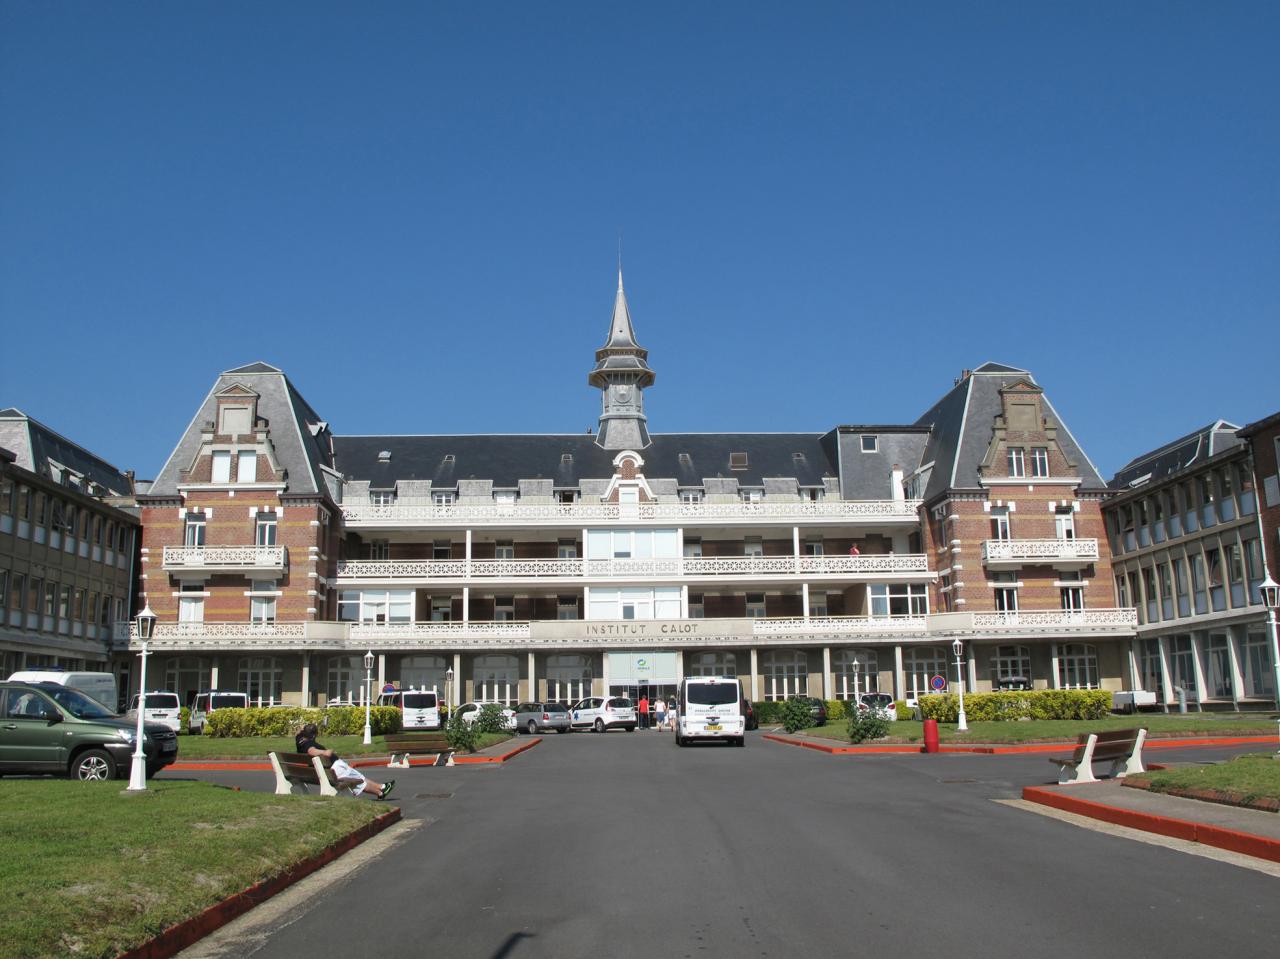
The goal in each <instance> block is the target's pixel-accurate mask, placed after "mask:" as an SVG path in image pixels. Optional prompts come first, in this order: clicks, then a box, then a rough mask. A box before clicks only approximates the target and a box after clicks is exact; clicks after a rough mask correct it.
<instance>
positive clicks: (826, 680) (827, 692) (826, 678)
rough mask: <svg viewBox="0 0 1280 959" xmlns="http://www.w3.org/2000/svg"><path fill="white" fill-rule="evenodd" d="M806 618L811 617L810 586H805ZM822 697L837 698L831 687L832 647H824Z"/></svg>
mask: <svg viewBox="0 0 1280 959" xmlns="http://www.w3.org/2000/svg"><path fill="white" fill-rule="evenodd" d="M804 618H805V619H808V618H809V587H808V586H806V587H805V595H804ZM822 698H823V699H835V698H836V695H835V691H834V690H833V689H832V688H831V647H830V646H823V647H822Z"/></svg>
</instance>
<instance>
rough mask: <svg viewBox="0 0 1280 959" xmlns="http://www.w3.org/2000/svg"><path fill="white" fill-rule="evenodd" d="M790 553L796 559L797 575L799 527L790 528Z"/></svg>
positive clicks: (806, 615)
mask: <svg viewBox="0 0 1280 959" xmlns="http://www.w3.org/2000/svg"><path fill="white" fill-rule="evenodd" d="M791 552H792V554H793V555H794V556H795V558H796V572H797V573H798V572H800V527H799V526H793V527H791ZM804 615H805V619H808V618H809V614H808V613H807V612H806V613H805V614H804Z"/></svg>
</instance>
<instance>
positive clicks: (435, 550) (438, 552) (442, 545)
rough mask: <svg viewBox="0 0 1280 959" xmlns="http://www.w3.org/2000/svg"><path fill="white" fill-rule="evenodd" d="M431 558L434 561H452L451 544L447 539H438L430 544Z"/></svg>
mask: <svg viewBox="0 0 1280 959" xmlns="http://www.w3.org/2000/svg"><path fill="white" fill-rule="evenodd" d="M431 558H432V559H434V560H445V559H453V543H451V542H449V540H447V539H438V540H436V541H434V542H433V543H432V544H431Z"/></svg>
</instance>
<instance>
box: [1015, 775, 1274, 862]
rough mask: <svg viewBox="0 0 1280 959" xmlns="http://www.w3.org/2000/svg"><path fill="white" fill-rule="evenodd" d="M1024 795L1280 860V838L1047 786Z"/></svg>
mask: <svg viewBox="0 0 1280 959" xmlns="http://www.w3.org/2000/svg"><path fill="white" fill-rule="evenodd" d="M1022 798H1023V799H1025V800H1027V801H1028V802H1034V803H1039V804H1040V805H1042V806H1050V807H1052V808H1054V809H1061V810H1062V811H1064V812H1070V813H1075V814H1076V815H1078V816H1087V817H1089V818H1090V819H1097V820H1099V821H1101V822H1109V823H1111V824H1112V825H1113V826H1127V827H1128V828H1130V829H1140V830H1142V831H1143V832H1150V833H1156V834H1157V835H1160V836H1170V837H1172V838H1174V839H1184V840H1186V841H1187V842H1198V843H1200V844H1202V845H1205V846H1214V847H1215V848H1218V849H1226V850H1228V851H1229V852H1238V853H1242V854H1244V855H1246V856H1253V857H1254V858H1256V859H1265V860H1267V861H1268V862H1280V839H1270V838H1268V837H1266V836H1257V835H1254V834H1253V833H1247V832H1240V831H1239V830H1235V829H1224V828H1223V827H1221V826H1210V825H1207V824H1205V823H1198V822H1192V821H1191V820H1189V819H1174V818H1172V817H1169V816H1157V815H1154V814H1152V813H1144V812H1137V811H1135V810H1132V809H1120V808H1118V807H1116V806H1108V805H1107V804H1106V803H1100V802H1094V801H1093V800H1091V799H1080V798H1079V797H1077V796H1067V795H1064V794H1062V793H1060V792H1056V791H1054V790H1053V789H1050V788H1048V787H1045V786H1026V787H1024V788H1023V790H1022Z"/></svg>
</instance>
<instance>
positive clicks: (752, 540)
mask: <svg viewBox="0 0 1280 959" xmlns="http://www.w3.org/2000/svg"><path fill="white" fill-rule="evenodd" d="M742 555H743V556H763V555H764V542H763V541H762V540H761V539H760V537H759V536H748V537H747V538H746V541H745V542H744V543H743V544H742Z"/></svg>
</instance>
